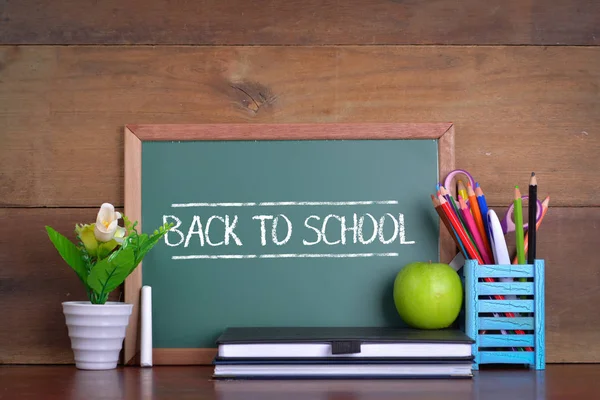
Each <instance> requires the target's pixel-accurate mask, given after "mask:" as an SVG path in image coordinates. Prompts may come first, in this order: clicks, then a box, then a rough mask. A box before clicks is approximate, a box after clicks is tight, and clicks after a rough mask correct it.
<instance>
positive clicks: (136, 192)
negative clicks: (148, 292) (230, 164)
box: [123, 128, 145, 364]
mask: <svg viewBox="0 0 600 400" xmlns="http://www.w3.org/2000/svg"><path fill="white" fill-rule="evenodd" d="M124 136H125V137H124V139H123V140H124V142H125V144H124V147H125V161H124V168H125V177H124V180H125V209H124V210H123V211H124V214H125V215H126V216H127V218H129V219H130V221H137V223H138V225H137V229H138V232H145V231H144V228H143V226H142V141H141V140H140V139H139V138H138V137H137V136H136V135H135V134H134V133H133V132H132V131H131V130H129V128H125V129H124ZM142 264H143V263H140V264H138V266H137V268H136V269H135V270H133V272H132V273H131V274H129V276H128V277H127V278H126V279H125V282H124V285H123V286H124V291H125V292H124V296H125V299H124V301H125V302H127V303H130V304H133V309H132V310H131V318H130V320H129V325H128V326H127V330H126V334H125V341H124V343H123V362H124V363H125V364H131V363H134V362H137V363H138V364H139V357H138V356H139V350H140V333H141V332H140V330H139V329H138V327H139V326H141V319H140V297H141V290H142Z"/></svg>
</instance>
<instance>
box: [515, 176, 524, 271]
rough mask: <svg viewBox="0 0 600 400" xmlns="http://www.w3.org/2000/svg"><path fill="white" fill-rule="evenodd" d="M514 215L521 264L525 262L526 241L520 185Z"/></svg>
mask: <svg viewBox="0 0 600 400" xmlns="http://www.w3.org/2000/svg"><path fill="white" fill-rule="evenodd" d="M514 205H515V209H514V216H515V245H516V247H517V259H518V263H519V264H525V247H524V246H525V243H524V233H523V204H522V199H521V191H520V190H519V186H518V185H517V186H515V199H514Z"/></svg>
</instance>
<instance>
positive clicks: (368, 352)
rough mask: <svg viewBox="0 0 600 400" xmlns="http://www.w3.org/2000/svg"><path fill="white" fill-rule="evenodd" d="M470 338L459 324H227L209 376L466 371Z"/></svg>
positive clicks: (443, 373)
mask: <svg viewBox="0 0 600 400" xmlns="http://www.w3.org/2000/svg"><path fill="white" fill-rule="evenodd" d="M472 344H473V340H472V339H471V338H469V337H468V336H466V335H465V333H464V332H462V331H460V330H453V329H444V330H431V331H427V330H416V329H409V328H370V327H364V328H343V327H331V328H317V327H314V328H293V327H247V328H244V327H240V328H228V329H226V330H225V331H224V332H223V333H222V334H221V336H220V337H219V338H218V339H217V345H218V352H217V356H216V357H215V359H214V374H213V377H214V378H226V379H257V378H263V379H264V378H290V379H291V378H400V377H410V378H413V377H414V378H423V377H432V378H446V377H471V376H472V362H473V355H472V351H471V348H472V347H471V345H472Z"/></svg>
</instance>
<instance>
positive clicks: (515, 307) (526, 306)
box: [477, 299, 534, 313]
mask: <svg viewBox="0 0 600 400" xmlns="http://www.w3.org/2000/svg"><path fill="white" fill-rule="evenodd" d="M533 304H534V303H533V300H483V299H481V300H479V301H478V302H477V309H478V310H477V311H479V312H482V313H483V312H486V313H490V312H515V313H532V312H533Z"/></svg>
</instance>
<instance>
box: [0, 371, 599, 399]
mask: <svg viewBox="0 0 600 400" xmlns="http://www.w3.org/2000/svg"><path fill="white" fill-rule="evenodd" d="M211 371H212V369H211V368H210V367H167V366H162V367H153V368H138V367H126V368H121V367H120V368H117V369H115V370H108V371H81V370H77V369H76V368H75V367H74V366H2V367H0V399H46V400H52V399H85V400H96V399H124V398H127V399H153V400H154V399H156V400H158V399H223V400H238V399H239V400H249V399H284V400H300V399H327V400H343V399H352V400H358V399H361V400H366V399H379V400H380V399H388V398H389V399H402V400H410V399H444V400H452V399H499V400H526V399H597V398H598V393H600V364H595V365H594V364H591V365H590V364H588V365H586V364H580V365H556V364H552V365H548V366H547V368H546V370H545V371H530V370H525V369H514V368H511V369H493V370H491V369H490V370H482V371H476V372H475V376H474V377H473V379H460V380H416V379H415V380H316V381H315V380H298V381H293V380H279V381H215V380H212V379H211V376H210V375H211Z"/></svg>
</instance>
